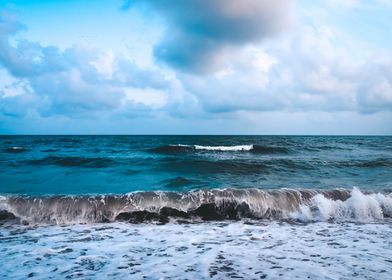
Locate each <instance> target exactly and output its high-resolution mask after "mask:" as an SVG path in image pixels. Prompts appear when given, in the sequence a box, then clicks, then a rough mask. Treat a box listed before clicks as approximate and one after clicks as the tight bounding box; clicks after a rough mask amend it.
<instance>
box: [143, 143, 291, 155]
mask: <svg viewBox="0 0 392 280" xmlns="http://www.w3.org/2000/svg"><path fill="white" fill-rule="evenodd" d="M197 150H199V151H216V152H252V153H260V154H273V153H283V154H286V153H289V149H287V148H284V147H274V146H262V145H234V146H202V145H183V144H177V145H167V146H161V147H157V148H152V149H150V151H151V152H156V153H181V152H191V151H197Z"/></svg>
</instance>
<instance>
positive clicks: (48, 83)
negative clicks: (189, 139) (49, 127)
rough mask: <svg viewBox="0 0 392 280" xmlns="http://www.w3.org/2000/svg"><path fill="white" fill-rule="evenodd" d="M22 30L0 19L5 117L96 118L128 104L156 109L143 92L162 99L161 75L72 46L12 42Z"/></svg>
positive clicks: (1, 96) (0, 94) (107, 54)
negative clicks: (131, 94) (132, 92)
mask: <svg viewBox="0 0 392 280" xmlns="http://www.w3.org/2000/svg"><path fill="white" fill-rule="evenodd" d="M23 28H25V27H24V26H23V25H22V24H20V23H19V22H18V21H16V20H15V19H13V18H11V17H7V16H4V15H3V16H2V17H1V16H0V65H1V66H3V70H2V71H1V73H0V79H1V78H3V79H4V80H5V81H6V82H7V83H5V84H4V85H3V86H2V87H0V102H1V104H0V110H1V112H2V113H3V114H6V115H8V116H12V115H15V116H19V115H21V114H23V113H24V114H28V113H29V112H31V111H36V112H38V113H39V114H41V115H43V116H51V115H56V114H57V115H58V114H59V115H66V116H74V117H78V116H79V117H82V116H97V115H99V114H103V113H105V112H107V113H113V112H115V111H116V110H117V111H121V110H122V108H121V107H123V106H127V107H128V108H132V106H128V103H138V104H144V105H146V104H147V106H144V108H145V110H149V109H151V108H150V107H152V109H156V108H157V107H159V106H157V104H156V103H154V104H153V105H151V102H150V103H149V101H150V100H151V96H148V95H143V91H146V92H149V91H154V94H155V96H157V95H159V93H160V91H162V93H161V94H162V95H164V93H163V91H164V90H166V89H167V88H168V87H169V86H170V84H169V82H168V81H167V80H166V77H165V76H164V73H163V72H162V71H159V70H157V69H140V68H138V67H137V66H136V65H135V64H134V63H132V62H131V61H129V60H127V59H124V58H121V57H116V56H114V54H113V53H112V52H111V51H108V52H102V51H100V50H96V49H84V48H80V47H77V46H74V47H71V48H68V49H65V50H60V49H59V48H57V47H56V46H42V45H41V44H39V43H35V42H30V41H27V40H15V39H14V36H15V35H16V34H17V33H18V32H19V31H21V30H22V29H23ZM4 69H5V70H6V71H4ZM129 89H135V90H136V89H138V90H139V91H138V92H136V91H135V94H136V93H137V94H139V95H140V96H137V98H133V99H132V98H129V97H128V95H129ZM144 99H146V100H144ZM159 104H160V106H161V107H162V106H164V104H163V102H161V103H159ZM149 105H151V106H150V107H149Z"/></svg>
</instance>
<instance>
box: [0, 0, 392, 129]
mask: <svg viewBox="0 0 392 280" xmlns="http://www.w3.org/2000/svg"><path fill="white" fill-rule="evenodd" d="M391 14H392V0H320V1H311V0H302V1H300V0H298V1H294V0H274V1H272V0H113V1H100V0H74V1H57V0H31V1H27V0H23V1H22V0H14V1H8V0H2V1H0V133H1V134H13V133H23V134H59V133H61V134H63V133H65V134H68V133H72V134H118V133H120V134H392V21H391V20H390V15H391Z"/></svg>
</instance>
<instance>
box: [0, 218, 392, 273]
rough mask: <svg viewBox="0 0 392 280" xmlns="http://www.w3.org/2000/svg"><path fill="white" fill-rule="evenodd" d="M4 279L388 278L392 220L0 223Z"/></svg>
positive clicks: (391, 264)
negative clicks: (341, 221)
mask: <svg viewBox="0 0 392 280" xmlns="http://www.w3.org/2000/svg"><path fill="white" fill-rule="evenodd" d="M0 243H1V250H0V259H1V270H0V278H3V279H25V278H27V277H31V278H32V279H74V278H80V279H107V278H113V279H143V278H144V279H210V278H212V279H227V278H244V279H264V278H265V279H277V278H279V279H293V278H300V279H304V278H310V279H352V278H354V277H355V278H357V279H388V277H391V275H392V224H391V223H390V221H388V220H384V222H383V223H368V224H358V223H349V222H348V223H347V222H346V223H327V222H318V223H309V224H289V223H280V222H257V223H253V224H247V223H246V222H244V221H238V222H208V223H199V224H174V223H169V224H166V225H162V226H158V225H153V224H139V225H130V224H126V223H111V224H95V225H67V226H58V225H55V226H41V227H28V226H20V225H17V226H9V227H1V228H0Z"/></svg>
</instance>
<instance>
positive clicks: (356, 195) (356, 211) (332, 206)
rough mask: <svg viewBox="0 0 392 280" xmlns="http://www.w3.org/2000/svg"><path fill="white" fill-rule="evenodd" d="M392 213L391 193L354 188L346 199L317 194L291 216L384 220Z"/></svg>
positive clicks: (312, 219)
mask: <svg viewBox="0 0 392 280" xmlns="http://www.w3.org/2000/svg"><path fill="white" fill-rule="evenodd" d="M391 214H392V195H391V194H388V195H386V194H381V193H373V194H364V193H362V192H361V191H360V190H359V189H357V188H354V189H353V190H352V191H351V196H350V197H349V198H348V199H347V200H345V201H341V200H332V199H328V198H326V197H325V196H324V195H322V194H317V195H315V196H314V197H312V199H311V200H310V202H308V203H306V204H302V205H300V210H299V211H298V212H294V213H290V215H289V216H290V217H291V218H294V219H300V220H303V221H327V220H336V221H354V220H355V221H360V222H369V221H377V220H382V219H384V217H390V216H391Z"/></svg>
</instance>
